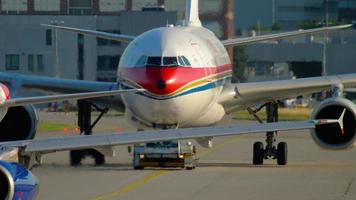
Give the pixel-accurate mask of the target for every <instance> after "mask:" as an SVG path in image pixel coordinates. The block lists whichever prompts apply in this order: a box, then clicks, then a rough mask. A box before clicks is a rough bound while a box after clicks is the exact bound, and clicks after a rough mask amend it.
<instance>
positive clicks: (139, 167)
mask: <svg viewBox="0 0 356 200" xmlns="http://www.w3.org/2000/svg"><path fill="white" fill-rule="evenodd" d="M134 169H135V170H143V169H144V167H143V166H134Z"/></svg>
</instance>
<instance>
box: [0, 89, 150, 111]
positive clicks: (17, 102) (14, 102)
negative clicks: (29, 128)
mask: <svg viewBox="0 0 356 200" xmlns="http://www.w3.org/2000/svg"><path fill="white" fill-rule="evenodd" d="M142 90H143V89H129V90H111V91H101V92H83V93H74V94H61V95H49V96H37V97H19V98H14V99H9V100H6V101H4V102H3V103H0V106H4V107H15V106H22V105H28V104H42V103H50V102H58V101H64V100H79V99H92V98H99V97H109V96H115V95H120V94H122V93H135V92H139V91H142Z"/></svg>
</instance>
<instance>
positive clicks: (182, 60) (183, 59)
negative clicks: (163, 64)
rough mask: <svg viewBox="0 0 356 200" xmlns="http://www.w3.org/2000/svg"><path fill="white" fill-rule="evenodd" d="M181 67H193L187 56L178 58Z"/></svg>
mask: <svg viewBox="0 0 356 200" xmlns="http://www.w3.org/2000/svg"><path fill="white" fill-rule="evenodd" d="M178 60H179V65H181V66H191V64H190V62H189V60H188V59H187V58H186V57H185V56H178Z"/></svg>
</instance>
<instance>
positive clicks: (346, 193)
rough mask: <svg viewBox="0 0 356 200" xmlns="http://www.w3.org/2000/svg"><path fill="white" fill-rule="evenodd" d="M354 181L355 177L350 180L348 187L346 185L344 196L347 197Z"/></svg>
mask: <svg viewBox="0 0 356 200" xmlns="http://www.w3.org/2000/svg"><path fill="white" fill-rule="evenodd" d="M354 181H355V178H352V179H351V180H350V181H349V182H348V184H347V187H346V190H345V192H344V194H343V195H342V197H343V198H345V197H346V196H347V195H348V194H349V192H350V189H351V185H352V184H353V183H354Z"/></svg>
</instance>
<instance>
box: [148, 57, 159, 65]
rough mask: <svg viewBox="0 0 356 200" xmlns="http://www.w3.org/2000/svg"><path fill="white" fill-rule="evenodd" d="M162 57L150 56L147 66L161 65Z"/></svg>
mask: <svg viewBox="0 0 356 200" xmlns="http://www.w3.org/2000/svg"><path fill="white" fill-rule="evenodd" d="M161 61H162V57H148V59H147V63H146V66H154V67H157V66H161Z"/></svg>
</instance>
